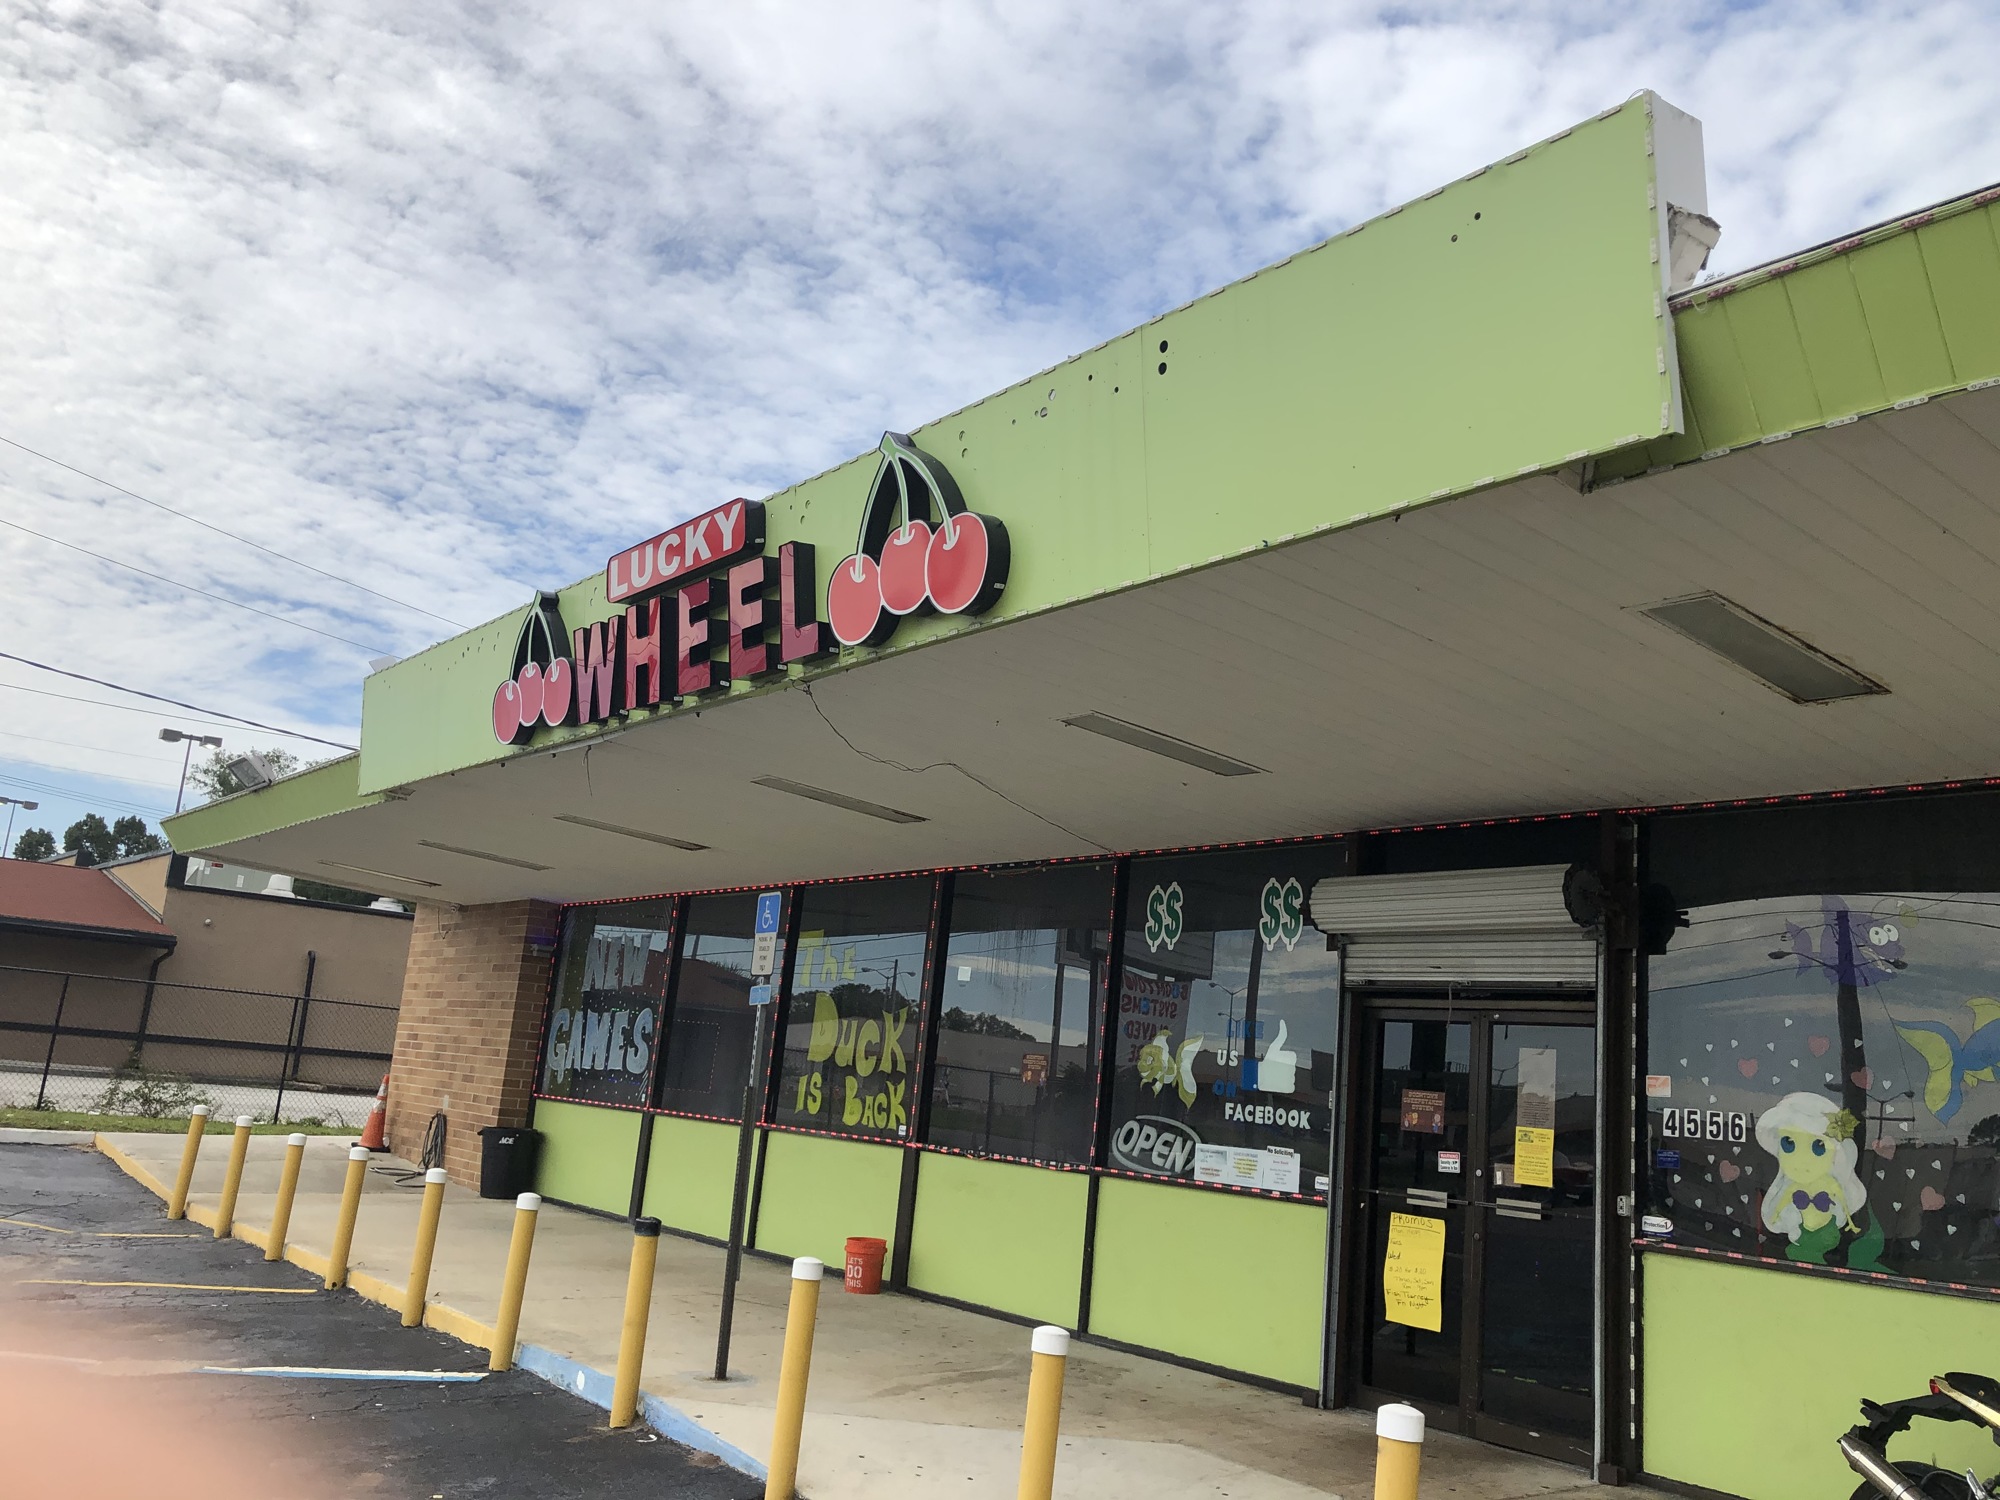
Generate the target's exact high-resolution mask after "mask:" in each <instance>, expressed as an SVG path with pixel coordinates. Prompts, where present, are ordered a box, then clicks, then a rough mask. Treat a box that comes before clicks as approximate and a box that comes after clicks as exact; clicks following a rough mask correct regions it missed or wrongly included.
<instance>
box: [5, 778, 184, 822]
mask: <svg viewBox="0 0 2000 1500" xmlns="http://www.w3.org/2000/svg"><path fill="white" fill-rule="evenodd" d="M107 779H108V780H117V779H119V778H116V777H110V778H107ZM136 785H139V786H144V785H145V783H144V782H138V783H136ZM0 786H12V787H20V788H22V789H23V790H26V791H30V792H40V793H41V794H42V795H43V796H44V797H61V798H63V799H64V800H66V801H69V802H81V803H85V804H90V803H95V804H98V805H99V806H103V807H115V808H118V809H120V810H122V811H124V812H133V813H143V814H145V815H147V816H149V817H152V818H156V819H157V818H165V817H171V816H172V814H171V813H168V812H167V811H165V810H164V809H163V808H158V807H142V806H141V805H140V804H138V803H137V802H126V801H124V800H123V799H121V798H118V797H98V796H94V795H89V794H86V793H82V792H77V791H74V790H72V789H71V788H69V787H66V786H50V785H48V784H47V783H46V782H41V781H24V780H22V779H21V778H20V777H18V776H0ZM163 800H164V799H163Z"/></svg>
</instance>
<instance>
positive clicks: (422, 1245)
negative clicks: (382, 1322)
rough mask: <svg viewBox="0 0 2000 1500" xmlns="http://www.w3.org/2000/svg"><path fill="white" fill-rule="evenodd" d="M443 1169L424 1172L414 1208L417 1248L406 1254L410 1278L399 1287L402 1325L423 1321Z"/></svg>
mask: <svg viewBox="0 0 2000 1500" xmlns="http://www.w3.org/2000/svg"><path fill="white" fill-rule="evenodd" d="M444 1184H445V1170H444V1168H443V1167H432V1168H431V1169H430V1170H429V1171H428V1172H426V1173H424V1204H423V1207H422V1208H420V1209H418V1210H417V1248H416V1250H415V1251H414V1252H413V1253H412V1254H411V1256H410V1280H409V1283H408V1284H407V1285H406V1286H405V1287H404V1288H403V1326H404V1327H405V1328H415V1327H417V1326H419V1325H420V1324H421V1323H422V1322H423V1321H424V1297H425V1294H427V1293H428V1292H429V1291H430V1289H431V1257H432V1256H433V1255H435V1254H436V1253H437V1244H438V1216H439V1215H440V1214H442V1213H443V1212H444Z"/></svg>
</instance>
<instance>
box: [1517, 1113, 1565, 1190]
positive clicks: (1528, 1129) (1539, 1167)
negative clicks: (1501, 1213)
mask: <svg viewBox="0 0 2000 1500" xmlns="http://www.w3.org/2000/svg"><path fill="white" fill-rule="evenodd" d="M1514 1185H1515V1186H1516V1187H1540V1188H1552V1187H1554V1186H1555V1185H1556V1133H1555V1132H1554V1131H1553V1130H1537V1129H1536V1128H1535V1127H1534V1126H1532V1125H1517V1126H1515V1127H1514Z"/></svg>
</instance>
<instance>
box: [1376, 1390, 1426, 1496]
mask: <svg viewBox="0 0 2000 1500" xmlns="http://www.w3.org/2000/svg"><path fill="white" fill-rule="evenodd" d="M1423 1459H1424V1414H1423V1413H1422V1412H1420V1411H1418V1410H1417V1409H1416V1408H1415V1407H1414V1406H1405V1405H1404V1404H1403V1403H1402V1402H1400V1401H1395V1402H1391V1403H1390V1404H1389V1405H1387V1406H1384V1407H1379V1408H1377V1410H1376V1412H1375V1500H1417V1470H1418V1468H1419V1467H1420V1466H1421V1465H1422V1463H1423Z"/></svg>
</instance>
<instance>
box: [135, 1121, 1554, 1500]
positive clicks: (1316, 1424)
mask: <svg viewBox="0 0 2000 1500" xmlns="http://www.w3.org/2000/svg"><path fill="white" fill-rule="evenodd" d="M98 1144H99V1149H101V1150H104V1151H105V1152H106V1153H107V1154H108V1155H110V1156H111V1157H112V1158H113V1159H114V1160H116V1161H118V1162H119V1164H120V1165H122V1166H124V1167H125V1169H126V1170H127V1171H128V1172H130V1173H131V1174H132V1175H133V1176H134V1177H136V1178H138V1179H139V1180H140V1181H141V1182H144V1183H146V1184H147V1186H149V1187H151V1188H152V1189H153V1190H154V1191H155V1192H158V1193H161V1194H162V1195H164V1193H165V1190H166V1185H168V1184H170V1183H171V1182H172V1179H173V1176H174V1173H175V1171H176V1169H177V1167H178V1165H179V1160H180V1150H181V1138H180V1137H178V1136H167V1135H118V1136H101V1137H99V1138H98ZM349 1144H350V1143H349V1142H347V1141H344V1140H341V1139H339V1138H337V1137H314V1138H312V1139H311V1140H310V1141H309V1142H308V1143H307V1146H306V1159H305V1169H304V1172H303V1174H302V1176H301V1179H300V1186H299V1194H298V1200H297V1203H296V1205H295V1207H294V1209H293V1213H292V1223H291V1232H290V1235H289V1240H290V1253H289V1255H288V1258H289V1259H292V1260H294V1261H296V1262H297V1263H299V1264H300V1265H302V1266H305V1267H306V1268H307V1269H309V1270H319V1271H323V1270H324V1266H325V1255H326V1253H327V1249H328V1246H329V1245H330V1243H331V1240H332V1235H333V1224H334V1217H335V1212H336V1210H337V1208H338V1206H339V1198H340V1186H341V1182H342V1178H343V1176H344V1173H345V1170H346V1154H347V1146H348V1145H349ZM283 1153H284V1141H283V1138H282V1137H278V1136H260V1137H256V1138H254V1139H253V1140H252V1142H251V1147H250V1164H249V1167H248V1170H247V1171H246V1173H245V1176H244V1183H243V1190H242V1195H241V1197H240V1199H239V1200H238V1204H237V1213H236V1220H237V1225H238V1229H239V1232H240V1233H241V1234H242V1236H243V1238H245V1239H248V1240H250V1241H251V1242H252V1243H262V1233H261V1231H262V1230H263V1228H264V1226H265V1225H267V1224H268V1223H269V1222H270V1217H271V1208H272V1201H273V1195H274V1194H275V1191H276V1188H277V1179H278V1167H279V1163H280V1161H281V1159H282V1157H283ZM226 1156H227V1152H226V1150H225V1149H224V1147H223V1145H222V1143H221V1142H219V1141H210V1142H208V1143H207V1144H206V1145H205V1146H204V1149H203V1153H202V1161H201V1164H200V1166H199V1168H198V1170H197V1173H196V1177H195V1187H194V1193H193V1196H192V1197H191V1199H190V1209H191V1214H190V1216H191V1217H193V1218H195V1219H196V1221H197V1222H201V1221H203V1220H206V1221H207V1222H208V1223H209V1224H211V1225H212V1224H213V1222H214V1207H215V1202H216V1197H217V1193H218V1191H219V1188H220V1185H221V1179H222V1169H223V1164H224V1161H225V1158H226ZM376 1165H377V1167H383V1166H396V1167H403V1166H404V1164H402V1163H394V1162H391V1161H390V1160H389V1159H388V1158H382V1157H378V1158H377V1159H376ZM418 1196H419V1192H418V1189H417V1188H416V1187H415V1186H409V1187H404V1186H398V1185H397V1184H396V1181H395V1179H393V1178H392V1177H391V1176H389V1175H388V1174H387V1173H385V1172H382V1171H379V1170H374V1171H371V1172H370V1173H369V1174H368V1191H367V1194H366V1196H365V1197H364V1198H363V1200H362V1206H361V1213H360V1220H359V1224H358V1226H357V1229H356V1232H355V1240H354V1250H353V1256H352V1265H353V1270H354V1275H353V1277H352V1283H351V1284H352V1285H353V1286H354V1287H355V1289H356V1290H357V1291H359V1292H361V1293H362V1294H363V1295H367V1296H373V1297H375V1298H376V1299H377V1300H383V1301H389V1302H391V1303H396V1302H400V1298H401V1292H402V1288H403V1285H404V1283H405V1279H406V1277H407V1274H408V1270H409V1263H410V1253H411V1248H412V1244H413V1242H414V1240H415V1235H416V1214H417V1200H418ZM512 1222H513V1205H512V1204H511V1203H506V1202H490V1201H487V1200H484V1199H481V1198H479V1197H478V1196H477V1195H476V1194H474V1193H472V1192H470V1191H467V1190H465V1189H463V1188H459V1187H456V1186H454V1187H451V1188H449V1189H448V1190H447V1193H446V1200H445V1209H444V1220H443V1226H442V1229H441V1231H440V1233H439V1237H438V1251H437V1259H436V1262H435V1265H434V1268H433V1270H432V1274H431V1281H430V1293H431V1302H430V1308H429V1311H428V1313H427V1316H426V1319H425V1321H426V1322H427V1323H429V1324H431V1325H432V1326H434V1327H437V1328H439V1329H440V1330H442V1331H443V1332H446V1333H450V1334H453V1335H455V1336H457V1337H459V1338H463V1339H466V1340H468V1341H470V1342H473V1343H482V1344H483V1343H487V1342H490V1340H491V1337H492V1334H491V1324H492V1322H493V1320H494V1318H495V1316H496V1311H497V1303H498V1295H499V1286H500V1275H501V1269H502V1266H503V1264H504V1262H505V1259H506V1252H507V1240H508V1235H509V1233H510V1231H511V1228H512ZM631 1244H632V1236H631V1231H630V1230H629V1229H628V1228H627V1227H626V1226H625V1225H624V1224H622V1223H619V1222H616V1221H613V1220H607V1219H603V1218H599V1217H597V1216H595V1215H591V1214H583V1213H577V1212H573V1211H570V1210H566V1209H561V1208H557V1207H554V1206H553V1205H550V1206H546V1207H544V1209H543V1210H542V1214H541V1222H540V1225H539V1228H538V1231H537V1234H536V1239H535V1253H534V1262H533V1268H532V1270H531V1272H530V1274H529V1278H528V1293H527V1301H526V1307H525V1310H524V1312H523V1314H522V1319H521V1341H522V1343H523V1345H532V1346H538V1348H537V1350H536V1351H535V1355H534V1358H535V1360H536V1361H538V1362H539V1363H540V1364H541V1365H542V1367H543V1369H544V1373H547V1374H550V1375H551V1376H552V1377H554V1378H560V1379H563V1380H564V1381H565V1383H569V1384H572V1385H575V1384H577V1383H578V1382H579V1381H580V1382H581V1383H582V1384H584V1385H586V1386H588V1387H590V1388H591V1390H590V1391H589V1392H587V1393H590V1394H594V1393H595V1392H596V1391H599V1390H604V1389H608V1374H607V1373H606V1372H609V1371H611V1370H612V1369H613V1368H614V1367H615V1365H616V1362H617V1351H618V1331H619V1324H620V1319H621V1315H622V1309H623V1302H624V1290H625V1279H626V1268H627V1265H628V1262H629V1259H630V1254H631ZM722 1267H723V1252H722V1251H721V1250H720V1249H718V1248H717V1247H715V1246H713V1245H708V1244H703V1243H700V1242H697V1241H693V1240H687V1239H682V1238H679V1237H677V1236H673V1235H663V1236H662V1237H661V1240H660V1253H659V1269H658V1274H657V1276H656V1279H655V1281H654V1292H653V1311H652V1322H651V1327H650V1336H649V1338H648V1339H647V1345H646V1367H645V1378H644V1386H645V1389H646V1391H647V1392H648V1393H650V1395H651V1396H652V1397H654V1398H656V1399H655V1400H652V1401H649V1402H648V1406H647V1410H646V1415H647V1416H648V1418H649V1420H651V1421H652V1423H653V1425H654V1426H656V1427H659V1428H661V1429H662V1430H664V1431H666V1432H667V1435H669V1436H672V1437H675V1438H678V1439H680V1440H682V1441H691V1442H692V1444H693V1445H694V1446H698V1447H705V1448H708V1449H710V1451H714V1452H718V1453H721V1454H723V1455H724V1456H725V1457H726V1458H729V1459H730V1460H731V1461H733V1462H736V1463H738V1464H739V1466H745V1467H751V1468H755V1467H756V1466H758V1465H761V1463H762V1461H763V1459H764V1457H765V1456H766V1454H767V1452H768V1450H769V1444H770V1436H771V1415H772V1404H773V1400H774V1397H775V1392H776V1386H777V1373H778V1355H779V1350H780V1347H781V1345H782V1342H783V1332H784V1313H785V1306H786V1300H787V1297H788V1295H789V1278H788V1267H787V1266H785V1265H781V1264H778V1263H775V1262H772V1261H768V1260H764V1259H761V1258H757V1257H747V1258H746V1259H745V1262H744V1267H743V1280H742V1282H741V1284H740V1285H739V1287H738V1290H737V1298H736V1323H735V1331H734V1338H733V1345H732V1350H733V1352H732V1357H731V1364H732V1368H731V1378H730V1380H729V1381H728V1382H727V1383H718V1382H716V1381H714V1380H712V1379H710V1378H708V1377H709V1374H710V1370H711V1368H712V1366H713V1363H714V1357H715V1333H716V1318H717V1313H718V1309H719V1293H720V1287H721V1281H722ZM542 1351H547V1353H543V1352H542ZM1028 1354H1029V1351H1028V1330H1027V1329H1026V1328H1024V1327H1021V1326H1019V1325H1017V1324H1014V1323H1010V1322H1006V1321H1004V1320H1001V1319H998V1318H989V1317H984V1316H981V1315H980V1314H977V1313H970V1312H964V1311H961V1310H959V1309H956V1308H950V1307H943V1306H939V1305H937V1304H935V1303H931V1302H925V1301H922V1300H919V1299H917V1298H914V1297H899V1296H893V1295H884V1296H880V1297H850V1296H846V1295H843V1294H842V1293H841V1291H840V1287H839V1283H838V1282H837V1281H834V1280H831V1279H830V1280H829V1282H828V1284H827V1288H826V1292H825V1294H824V1295H823V1296H822V1298H821V1301H820V1315H819V1329H818V1336H817V1341H816V1344H815V1347H814V1353H813V1368H812V1385H811V1391H810V1395H809V1397H808V1401H807V1416H806V1427H805V1439H804V1449H803V1455H802V1458H801V1462H800V1470H799V1488H800V1491H801V1493H803V1494H805V1495H807V1496H810V1497H811V1500H864V1497H865V1500H886V1497H893V1496H900V1495H928V1494H935V1493H939V1492H945V1493H949V1494H951V1495H953V1496H959V1497H964V1500H986V1497H992V1500H1006V1497H1009V1496H1012V1495H1013V1493H1014V1489H1015V1479H1016V1475H1017V1471H1018V1468H1019V1464H1020V1428H1021V1418H1022V1411H1023V1407H1024V1405H1025V1401H1026V1393H1027V1372H1028V1362H1029V1359H1028ZM527 1362H529V1361H528V1359H527V1357H526V1356H525V1355H524V1363H527ZM571 1362H573V1363H571ZM683 1423H686V1424H688V1425H687V1426H686V1427H683V1426H682V1424H683ZM1062 1430H1063V1439H1062V1446H1061V1450H1060V1455H1059V1458H1058V1465H1057V1472H1056V1492H1057V1494H1058V1495H1064V1496H1074V1497H1083V1496H1090V1497H1093V1500H1122V1497H1127V1496H1130V1497H1134V1500H1137V1497H1148V1500H1151V1497H1155V1496H1158V1495H1163V1494H1172V1495H1177V1496H1213V1497H1218V1500H1220V1497H1228V1500H1293V1497H1304V1496H1315V1495H1337V1496H1347V1497H1359V1496H1363V1495H1366V1494H1367V1493H1368V1492H1369V1491H1370V1488H1371V1485H1372V1476H1373V1471H1374V1454H1375V1440H1374V1428H1373V1420H1372V1416H1371V1415H1370V1414H1369V1413H1366V1412H1353V1411H1342V1412H1324V1411H1314V1410H1311V1409H1309V1408H1306V1407H1304V1406H1302V1405H1301V1404H1300V1403H1299V1402H1298V1400H1297V1399H1296V1398H1293V1397H1289V1396H1281V1395H1277V1394H1274V1393H1271V1392H1268V1391H1263V1390H1259V1389H1257V1388H1255V1387H1252V1386H1247V1385H1242V1384H1239V1383H1237V1382H1234V1381H1229V1380H1223V1379H1219V1378H1217V1377H1215V1376H1212V1375H1205V1374H1201V1373H1198V1372H1196V1371H1192V1370H1186V1369H1182V1368H1179V1367H1177V1366H1173V1365H1169V1364H1166V1363H1163V1362H1160V1361H1155V1360H1148V1359H1143V1358H1139V1357H1137V1356H1134V1355H1129V1354H1124V1353H1121V1352H1118V1351H1115V1350H1109V1349H1102V1348H1096V1347H1093V1346H1091V1345H1088V1344H1082V1343H1078V1344H1074V1345H1072V1352H1071V1356H1070V1361H1069V1371H1068V1383H1067V1389H1066V1391H1065V1394H1064V1399H1063V1416H1062ZM746 1456H747V1459H748V1460H749V1462H748V1463H747V1464H746V1463H745V1457H746ZM1585 1488H1594V1486H1593V1485H1592V1484H1591V1482H1590V1480H1589V1479H1588V1478H1587V1477H1586V1476H1585V1475H1584V1474H1583V1473H1582V1472H1580V1471H1578V1470H1575V1469H1570V1468H1565V1467H1563V1466H1561V1465H1557V1464H1552V1463H1548V1462H1545V1461H1543V1460H1541V1459H1536V1458H1530V1457H1526V1456H1524V1455H1520V1454H1514V1453H1508V1452H1505V1451H1503V1450H1500V1449H1496V1448H1491V1447H1487V1446H1485V1445H1483V1444H1478V1443H1473V1442H1470V1441H1468V1440H1466V1439H1463V1438H1458V1437H1453V1436H1448V1435H1433V1436H1432V1437H1431V1438H1430V1440H1429V1441H1428V1443H1427V1444H1426V1449H1425V1455H1424V1489H1425V1491H1426V1492H1427V1493H1428V1494H1431V1495H1443V1494H1453V1495H1459V1496H1464V1497H1466V1500H1513V1497H1516V1496H1529V1495H1549V1494H1558V1493H1562V1492H1565V1491H1576V1490H1582V1489H1585Z"/></svg>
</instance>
